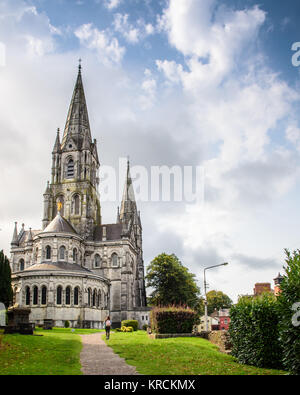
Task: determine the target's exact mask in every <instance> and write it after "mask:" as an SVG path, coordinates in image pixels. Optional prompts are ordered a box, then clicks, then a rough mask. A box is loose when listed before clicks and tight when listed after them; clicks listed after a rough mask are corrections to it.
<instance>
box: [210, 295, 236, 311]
mask: <svg viewBox="0 0 300 395" xmlns="http://www.w3.org/2000/svg"><path fill="white" fill-rule="evenodd" d="M206 296H207V311H208V314H212V313H213V312H214V311H215V310H220V309H229V308H230V307H231V306H232V300H231V299H230V297H229V296H227V295H226V294H224V293H223V292H221V291H209V292H207V294H206Z"/></svg>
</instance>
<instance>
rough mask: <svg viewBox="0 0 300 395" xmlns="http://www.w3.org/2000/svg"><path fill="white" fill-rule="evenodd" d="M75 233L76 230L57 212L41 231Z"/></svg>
mask: <svg viewBox="0 0 300 395" xmlns="http://www.w3.org/2000/svg"><path fill="white" fill-rule="evenodd" d="M48 232H51V233H75V234H77V232H76V230H75V229H74V228H73V226H72V225H71V224H70V222H68V221H67V220H66V219H65V218H63V217H62V216H61V215H60V212H58V214H57V216H56V217H55V218H54V219H53V220H52V221H51V222H50V224H49V225H48V226H47V227H46V228H45V229H44V231H43V233H48Z"/></svg>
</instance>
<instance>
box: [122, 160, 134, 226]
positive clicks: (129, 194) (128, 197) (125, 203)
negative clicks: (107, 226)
mask: <svg viewBox="0 0 300 395" xmlns="http://www.w3.org/2000/svg"><path fill="white" fill-rule="evenodd" d="M136 213H137V208H136V202H135V196H134V190H133V185H132V178H131V175H130V163H129V159H128V161H127V175H126V181H125V185H124V192H123V198H122V203H121V211H120V221H121V222H122V221H124V220H129V218H130V217H131V216H132V214H136Z"/></svg>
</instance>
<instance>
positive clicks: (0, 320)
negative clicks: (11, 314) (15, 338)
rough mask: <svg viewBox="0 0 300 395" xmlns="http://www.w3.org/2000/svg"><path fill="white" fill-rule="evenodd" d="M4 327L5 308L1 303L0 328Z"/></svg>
mask: <svg viewBox="0 0 300 395" xmlns="http://www.w3.org/2000/svg"><path fill="white" fill-rule="evenodd" d="M5 325H6V308H5V306H4V304H3V303H0V328H1V327H5Z"/></svg>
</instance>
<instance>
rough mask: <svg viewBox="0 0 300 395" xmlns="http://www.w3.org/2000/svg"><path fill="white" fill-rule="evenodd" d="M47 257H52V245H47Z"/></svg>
mask: <svg viewBox="0 0 300 395" xmlns="http://www.w3.org/2000/svg"><path fill="white" fill-rule="evenodd" d="M46 259H51V247H50V246H47V247H46Z"/></svg>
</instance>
